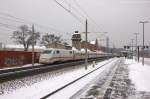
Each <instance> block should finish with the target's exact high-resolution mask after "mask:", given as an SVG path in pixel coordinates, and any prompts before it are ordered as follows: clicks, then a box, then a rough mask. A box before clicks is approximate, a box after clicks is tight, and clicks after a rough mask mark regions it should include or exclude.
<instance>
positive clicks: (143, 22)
mask: <svg viewBox="0 0 150 99" xmlns="http://www.w3.org/2000/svg"><path fill="white" fill-rule="evenodd" d="M139 23H142V24H143V48H142V51H143V60H142V64H143V66H144V24H145V23H148V21H140V22H139Z"/></svg>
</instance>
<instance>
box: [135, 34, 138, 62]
mask: <svg viewBox="0 0 150 99" xmlns="http://www.w3.org/2000/svg"><path fill="white" fill-rule="evenodd" d="M134 35H135V46H136V60H137V58H138V55H137V54H138V52H137V50H138V38H137V36H138V35H139V33H134Z"/></svg>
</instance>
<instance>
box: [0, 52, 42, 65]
mask: <svg viewBox="0 0 150 99" xmlns="http://www.w3.org/2000/svg"><path fill="white" fill-rule="evenodd" d="M39 54H40V53H39V52H35V54H34V55H35V60H34V61H35V62H36V63H38V60H39ZM31 63H32V52H25V51H0V68H5V67H13V66H22V65H25V64H31Z"/></svg>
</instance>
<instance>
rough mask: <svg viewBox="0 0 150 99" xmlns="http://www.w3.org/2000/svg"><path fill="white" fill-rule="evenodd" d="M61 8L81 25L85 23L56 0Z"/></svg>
mask: <svg viewBox="0 0 150 99" xmlns="http://www.w3.org/2000/svg"><path fill="white" fill-rule="evenodd" d="M54 1H55V2H56V3H57V4H58V5H59V6H61V7H62V8H63V9H64V10H66V11H67V12H68V13H70V14H71V15H72V16H73V17H74V18H75V19H76V20H78V21H79V22H80V23H81V24H83V22H82V21H81V20H80V18H78V17H77V16H76V15H75V14H74V13H73V12H71V11H70V10H69V9H67V8H66V7H64V6H63V5H62V4H61V3H59V2H58V1H57V0H54Z"/></svg>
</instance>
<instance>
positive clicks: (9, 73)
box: [0, 58, 105, 83]
mask: <svg viewBox="0 0 150 99" xmlns="http://www.w3.org/2000/svg"><path fill="white" fill-rule="evenodd" d="M104 59H105V58H97V59H90V60H89V62H92V61H102V60H104ZM81 64H84V60H79V61H73V62H65V63H63V64H60V63H59V64H51V65H38V66H30V67H22V68H13V69H6V70H0V83H2V82H5V81H9V80H13V79H17V78H21V77H26V76H31V75H35V74H40V73H45V72H50V71H53V70H58V69H61V68H65V67H69V66H76V65H81Z"/></svg>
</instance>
